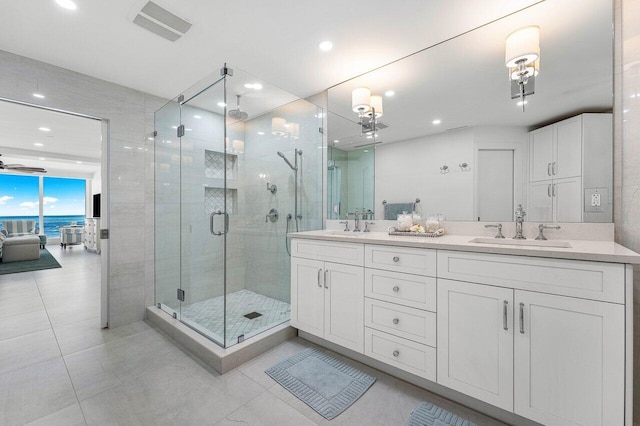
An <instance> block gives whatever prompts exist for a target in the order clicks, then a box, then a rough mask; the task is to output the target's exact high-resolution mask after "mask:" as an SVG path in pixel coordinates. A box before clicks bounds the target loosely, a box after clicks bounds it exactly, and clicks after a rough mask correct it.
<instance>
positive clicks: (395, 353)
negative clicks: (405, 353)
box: [393, 350, 400, 358]
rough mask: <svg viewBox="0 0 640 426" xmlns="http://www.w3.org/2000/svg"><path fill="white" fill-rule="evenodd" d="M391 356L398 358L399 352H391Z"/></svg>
mask: <svg viewBox="0 0 640 426" xmlns="http://www.w3.org/2000/svg"><path fill="white" fill-rule="evenodd" d="M393 356H394V357H396V358H398V356H400V351H398V350H395V351H393Z"/></svg>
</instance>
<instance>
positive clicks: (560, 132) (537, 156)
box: [529, 115, 582, 182]
mask: <svg viewBox="0 0 640 426" xmlns="http://www.w3.org/2000/svg"><path fill="white" fill-rule="evenodd" d="M529 161H530V173H531V178H530V179H529V180H530V181H531V182H537V181H541V180H548V179H562V178H567V177H574V176H580V175H581V174H582V115H579V116H577V117H572V118H569V119H566V120H563V121H560V122H558V123H555V124H552V125H549V126H546V127H543V128H541V129H538V130H534V131H532V132H531V133H530V135H529Z"/></svg>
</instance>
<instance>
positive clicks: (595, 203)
mask: <svg viewBox="0 0 640 426" xmlns="http://www.w3.org/2000/svg"><path fill="white" fill-rule="evenodd" d="M591 206H592V207H600V194H591Z"/></svg>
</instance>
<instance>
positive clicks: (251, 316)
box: [154, 65, 325, 347]
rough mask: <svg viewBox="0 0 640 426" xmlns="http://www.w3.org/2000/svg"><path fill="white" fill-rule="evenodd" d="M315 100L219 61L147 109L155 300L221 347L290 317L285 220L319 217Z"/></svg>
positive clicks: (307, 221)
mask: <svg viewBox="0 0 640 426" xmlns="http://www.w3.org/2000/svg"><path fill="white" fill-rule="evenodd" d="M322 117H323V111H322V109H321V108H320V107H318V106H316V105H314V104H312V103H310V102H308V101H306V100H304V99H299V98H297V97H296V96H294V95H292V94H290V93H287V92H285V91H284V90H282V89H279V88H277V87H275V86H273V85H270V84H268V83H267V82H265V81H263V80H262V79H259V78H257V77H255V76H253V75H251V74H249V73H247V72H244V71H242V70H240V69H238V68H235V67H231V66H227V65H225V66H224V67H223V68H222V70H221V71H220V72H219V73H218V72H216V73H215V74H214V75H211V76H209V77H207V78H205V79H203V80H202V81H200V82H199V83H197V84H196V85H194V86H193V87H191V88H190V89H188V90H186V91H185V92H184V93H182V94H181V95H180V96H178V97H177V98H175V99H173V100H171V101H170V102H168V103H167V104H166V105H165V106H164V107H162V108H161V109H159V110H158V111H156V113H155V117H154V119H155V141H154V145H155V165H154V167H155V194H154V197H155V301H156V304H157V306H158V307H160V308H161V309H162V310H164V311H165V312H167V313H168V314H170V315H173V316H174V318H176V319H179V320H180V321H181V322H183V323H185V324H186V325H188V326H189V327H191V328H193V329H194V330H196V331H198V332H199V333H201V334H203V335H204V336H206V337H208V338H209V339H211V340H213V341H214V342H216V343H217V344H219V345H220V346H222V347H230V346H233V345H234V344H237V343H239V342H242V341H244V340H245V339H249V338H251V337H253V336H256V335H257V334H259V333H262V332H264V331H266V330H269V329H271V328H273V327H275V326H277V325H279V324H283V323H285V322H287V321H288V320H289V316H290V258H289V255H288V251H289V247H288V243H289V242H288V241H287V238H286V234H287V232H288V231H289V232H292V231H295V230H296V229H297V230H301V231H302V230H314V229H322V182H323V176H322V172H323V153H324V152H325V149H324V147H323V138H322Z"/></svg>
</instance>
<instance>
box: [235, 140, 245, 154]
mask: <svg viewBox="0 0 640 426" xmlns="http://www.w3.org/2000/svg"><path fill="white" fill-rule="evenodd" d="M232 146H233V152H235V153H236V154H244V141H241V140H234V141H233V144H232Z"/></svg>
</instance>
